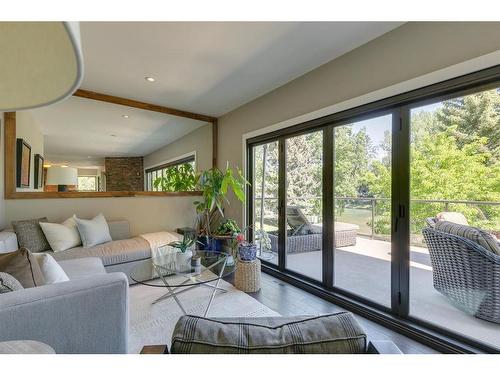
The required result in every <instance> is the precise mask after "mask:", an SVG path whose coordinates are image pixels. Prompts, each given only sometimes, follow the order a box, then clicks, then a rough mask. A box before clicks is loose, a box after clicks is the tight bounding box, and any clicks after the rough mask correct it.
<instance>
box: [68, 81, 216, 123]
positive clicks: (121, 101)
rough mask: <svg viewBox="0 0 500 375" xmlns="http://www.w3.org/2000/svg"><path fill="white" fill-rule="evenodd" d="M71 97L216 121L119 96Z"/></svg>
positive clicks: (90, 94)
mask: <svg viewBox="0 0 500 375" xmlns="http://www.w3.org/2000/svg"><path fill="white" fill-rule="evenodd" d="M73 96H77V97H80V98H86V99H92V100H98V101H101V102H106V103H113V104H118V105H124V106H127V107H133V108H138V109H143V110H145V111H152V112H159V113H164V114H166V115H172V116H178V117H184V118H190V119H192V120H198V121H204V122H212V123H213V122H214V121H217V118H216V117H212V116H206V115H201V114H199V113H193V112H187V111H182V110H180V109H174V108H169V107H164V106H161V105H156V104H150V103H145V102H140V101H137V100H133V99H127V98H121V97H119V96H113V95H107V94H101V93H98V92H94V91H89V90H81V89H80V90H76V91H75V93H74V94H73Z"/></svg>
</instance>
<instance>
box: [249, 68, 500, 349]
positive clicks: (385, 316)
mask: <svg viewBox="0 0 500 375" xmlns="http://www.w3.org/2000/svg"><path fill="white" fill-rule="evenodd" d="M498 86H500V65H497V66H494V67H491V68H487V69H484V70H480V71H477V72H474V73H470V74H467V75H464V76H460V77H457V78H452V79H449V80H446V81H443V82H440V83H436V84H433V85H430V86H426V87H423V88H420V89H416V90H413V91H410V92H407V93H403V94H399V95H396V96H393V97H390V98H386V99H382V100H379V101H376V102H373V103H369V104H366V105H362V106H360V107H356V108H352V109H349V110H345V111H342V112H339V113H335V114H332V115H328V116H324V117H321V118H318V119H314V120H311V121H307V122H304V123H301V124H298V125H295V126H291V127H288V128H284V129H281V130H277V131H274V132H271V133H267V134H263V135H260V136H257V137H254V138H249V139H247V140H246V147H247V153H246V156H247V169H246V172H247V179H248V181H250V182H251V181H252V180H253V147H254V146H258V145H262V144H265V143H268V142H271V141H276V140H278V142H279V189H278V194H279V220H278V223H279V240H278V241H279V253H278V258H279V262H278V265H275V264H272V263H269V262H266V261H265V260H262V264H263V269H264V271H268V272H269V273H271V274H273V275H274V276H276V277H280V278H282V279H283V280H285V281H288V282H292V283H293V284H294V285H296V286H298V287H300V288H302V289H304V290H307V291H310V292H312V293H314V294H317V295H318V296H321V297H323V298H325V299H329V300H331V301H332V302H334V303H336V304H338V305H340V306H342V307H345V308H348V309H351V310H353V311H354V312H357V313H359V314H360V315H364V316H366V317H367V318H369V319H372V320H374V321H376V322H378V323H380V324H384V325H386V326H388V327H390V328H392V329H394V330H396V331H398V332H401V333H403V334H405V335H407V336H409V337H411V338H413V339H416V340H418V341H421V342H424V343H425V344H427V345H430V346H432V347H434V348H436V349H438V350H443V351H445V352H457V353H461V352H463V353H468V352H476V351H478V350H479V351H484V352H494V353H497V352H498V349H496V348H494V347H491V346H488V345H487V344H484V343H482V342H479V341H476V340H473V339H470V338H468V337H464V336H462V335H460V334H458V333H456V332H451V331H449V330H447V329H446V328H444V327H441V326H435V325H433V324H432V323H429V322H427V321H422V320H420V319H418V318H416V317H413V316H410V315H409V306H410V217H409V209H410V126H411V124H410V110H411V109H412V108H414V107H419V106H422V105H426V104H432V103H436V102H439V101H443V100H447V99H451V98H455V97H459V96H464V95H468V94H473V93H477V92H480V91H483V90H487V89H491V88H497V87H498ZM389 113H391V114H392V116H393V121H392V150H391V155H392V182H391V211H392V213H391V307H390V308H387V307H386V306H382V305H380V304H378V303H375V302H373V301H371V300H367V299H366V298H363V297H362V296H359V295H355V294H353V293H350V292H349V291H346V290H343V289H340V288H338V287H335V286H334V285H333V280H334V277H333V276H334V261H335V260H334V255H333V254H332V253H333V251H329V249H333V245H334V237H333V236H334V233H333V226H332V225H329V224H330V223H331V224H333V219H334V217H333V215H334V211H333V206H334V201H333V199H334V195H333V186H334V183H328V182H331V181H333V162H334V159H333V155H334V154H333V128H334V127H336V126H341V125H346V124H349V123H353V122H356V121H360V120H366V119H370V118H373V117H378V116H381V115H383V114H389ZM316 130H322V131H323V215H322V216H323V223H324V224H323V225H324V227H326V228H329V229H328V230H326V231H323V250H322V251H323V253H322V259H323V270H322V274H323V280H322V281H321V282H320V281H317V280H314V279H311V278H308V277H306V276H304V275H301V274H298V273H296V272H293V271H291V270H288V269H286V248H285V247H286V236H285V235H286V225H285V224H286V210H285V204H286V201H285V198H286V191H285V183H284V181H285V180H284V178H285V177H286V164H285V161H286V155H285V147H284V145H285V140H286V139H287V138H289V137H291V136H296V135H300V134H304V133H308V132H312V131H316ZM329 140H332V142H329ZM252 192H253V191H252V187H247V212H246V217H245V219H246V225H249V224H251V223H253V195H252ZM249 232H250V233H249V235H250V238H253V234H252V230H251V229H250V231H249ZM274 271H276V272H274ZM330 297H331V298H330Z"/></svg>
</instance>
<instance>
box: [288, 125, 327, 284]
mask: <svg viewBox="0 0 500 375" xmlns="http://www.w3.org/2000/svg"><path fill="white" fill-rule="evenodd" d="M285 160H286V176H285V178H286V181H285V186H286V212H285V216H286V245H285V248H286V259H285V264H286V268H287V269H289V270H291V271H294V272H297V273H299V274H301V275H304V276H307V277H309V278H312V279H315V280H319V281H321V280H322V270H323V264H322V251H321V249H322V246H323V245H322V244H323V228H322V221H323V219H322V215H323V197H322V189H323V185H322V179H323V131H321V130H320V131H315V132H311V133H307V134H303V135H299V136H296V137H290V138H287V139H285Z"/></svg>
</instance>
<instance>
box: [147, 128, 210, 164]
mask: <svg viewBox="0 0 500 375" xmlns="http://www.w3.org/2000/svg"><path fill="white" fill-rule="evenodd" d="M193 151H195V152H196V169H197V170H198V171H203V170H206V169H210V168H212V124H207V125H204V126H202V127H200V128H198V129H196V130H194V131H192V132H191V133H189V134H186V135H185V136H184V137H182V138H180V139H178V140H176V141H175V142H172V143H170V144H169V145H166V146H165V147H162V148H161V149H159V150H157V151H155V152H153V153H151V154H149V155H146V156H144V168H146V169H147V168H150V167H153V166H156V165H158V164H162V163H165V162H167V161H172V160H173V159H177V158H179V157H180V156H183V155H186V154H188V153H191V152H193Z"/></svg>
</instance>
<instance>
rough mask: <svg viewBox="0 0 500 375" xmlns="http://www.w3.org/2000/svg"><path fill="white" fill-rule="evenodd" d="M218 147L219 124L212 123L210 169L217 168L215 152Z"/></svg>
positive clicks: (216, 122) (215, 121)
mask: <svg viewBox="0 0 500 375" xmlns="http://www.w3.org/2000/svg"><path fill="white" fill-rule="evenodd" d="M218 145H219V122H218V121H217V119H215V120H214V121H212V167H213V168H217V152H218V151H217V150H218Z"/></svg>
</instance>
